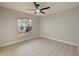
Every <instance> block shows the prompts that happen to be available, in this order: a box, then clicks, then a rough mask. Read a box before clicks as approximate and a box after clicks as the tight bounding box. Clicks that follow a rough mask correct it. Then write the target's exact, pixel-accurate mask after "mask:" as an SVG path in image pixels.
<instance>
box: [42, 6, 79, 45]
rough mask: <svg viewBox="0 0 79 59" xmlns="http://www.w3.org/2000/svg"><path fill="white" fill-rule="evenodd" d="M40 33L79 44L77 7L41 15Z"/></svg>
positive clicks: (78, 14) (78, 10)
mask: <svg viewBox="0 0 79 59" xmlns="http://www.w3.org/2000/svg"><path fill="white" fill-rule="evenodd" d="M40 35H43V36H47V37H52V38H55V39H59V40H61V41H64V42H69V43H73V44H78V45H79V7H78V8H73V9H69V10H64V11H62V12H57V13H53V14H51V15H46V16H42V17H41V20H40Z"/></svg>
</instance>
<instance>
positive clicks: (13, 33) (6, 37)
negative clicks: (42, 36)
mask: <svg viewBox="0 0 79 59" xmlns="http://www.w3.org/2000/svg"><path fill="white" fill-rule="evenodd" d="M20 16H22V17H26V18H30V19H31V20H32V32H31V33H30V35H28V36H29V37H32V36H37V35H39V17H37V16H33V15H30V14H26V13H22V12H19V11H15V10H11V9H8V8H4V7H0V45H2V44H6V43H10V42H14V41H17V40H22V39H19V36H18V35H17V20H18V17H20ZM28 36H26V39H27V37H28Z"/></svg>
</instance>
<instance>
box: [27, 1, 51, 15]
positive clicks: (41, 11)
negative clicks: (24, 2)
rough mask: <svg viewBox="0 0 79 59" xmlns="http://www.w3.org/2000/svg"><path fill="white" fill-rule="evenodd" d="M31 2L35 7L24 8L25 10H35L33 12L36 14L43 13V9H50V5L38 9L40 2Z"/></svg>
mask: <svg viewBox="0 0 79 59" xmlns="http://www.w3.org/2000/svg"><path fill="white" fill-rule="evenodd" d="M33 3H34V6H35V8H36V9H26V10H33V11H35V12H34V14H36V13H38V12H40V13H43V14H45V12H43V10H46V9H50V7H45V8H41V9H40V8H39V7H40V4H37V3H36V2H33Z"/></svg>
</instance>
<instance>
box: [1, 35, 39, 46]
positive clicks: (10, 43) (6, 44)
mask: <svg viewBox="0 0 79 59" xmlns="http://www.w3.org/2000/svg"><path fill="white" fill-rule="evenodd" d="M37 37H39V35H36V36H31V37H28V38H26V39H25V38H24V39H21V40H17V41H13V42H9V43H5V44H1V45H0V47H5V46H8V45H12V44H15V43H19V42H22V41H25V40H29V39H33V38H37Z"/></svg>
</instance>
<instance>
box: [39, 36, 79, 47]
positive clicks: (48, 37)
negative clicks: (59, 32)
mask: <svg viewBox="0 0 79 59" xmlns="http://www.w3.org/2000/svg"><path fill="white" fill-rule="evenodd" d="M40 37H43V38H47V39H51V40H55V41H59V42H63V43H66V44H69V45H73V46H79V45H78V44H75V43H72V42H68V41H63V40H60V39H56V38H53V37H50V36H46V35H40Z"/></svg>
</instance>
